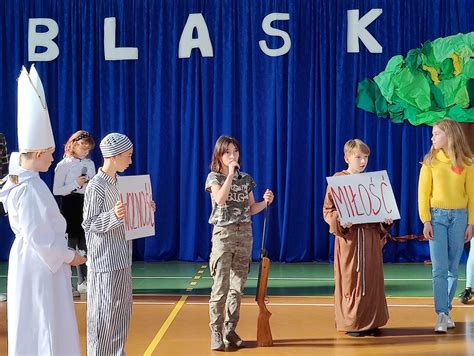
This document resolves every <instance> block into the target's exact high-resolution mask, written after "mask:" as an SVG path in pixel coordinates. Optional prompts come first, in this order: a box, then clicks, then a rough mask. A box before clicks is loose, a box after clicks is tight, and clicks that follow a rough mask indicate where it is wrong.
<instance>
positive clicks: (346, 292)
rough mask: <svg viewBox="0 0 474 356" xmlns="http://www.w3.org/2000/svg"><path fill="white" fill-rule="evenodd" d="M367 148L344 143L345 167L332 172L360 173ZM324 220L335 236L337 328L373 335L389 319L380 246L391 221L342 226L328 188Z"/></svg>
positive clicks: (367, 151) (350, 141)
mask: <svg viewBox="0 0 474 356" xmlns="http://www.w3.org/2000/svg"><path fill="white" fill-rule="evenodd" d="M369 154H370V149H369V147H368V146H367V145H366V144H365V143H364V142H362V141H361V140H359V139H354V140H349V141H348V142H346V144H345V145H344V160H345V161H346V163H347V164H348V168H347V169H346V170H344V171H342V172H338V173H336V174H335V175H336V176H339V175H345V174H357V173H362V172H363V171H364V170H365V168H366V166H367V161H368V158H369ZM323 214H324V220H325V221H326V222H327V223H328V224H329V232H330V233H332V234H334V235H335V238H336V239H335V245H334V284H335V289H334V305H335V309H336V310H335V311H336V329H337V330H338V331H346V333H347V334H348V335H350V336H368V335H370V336H375V335H377V334H378V328H379V327H381V326H384V325H385V324H386V323H387V321H388V309H387V301H386V299H385V292H384V277H383V256H382V248H383V246H384V245H385V243H386V238H387V236H388V234H389V233H388V230H389V229H390V227H391V225H392V220H390V219H387V220H385V221H384V223H370V224H357V225H352V224H351V223H348V224H346V225H344V226H342V225H341V224H340V222H339V218H338V213H337V210H336V206H335V205H334V201H333V197H332V196H331V193H330V192H329V190H328V191H327V192H326V197H325V199H324V206H323Z"/></svg>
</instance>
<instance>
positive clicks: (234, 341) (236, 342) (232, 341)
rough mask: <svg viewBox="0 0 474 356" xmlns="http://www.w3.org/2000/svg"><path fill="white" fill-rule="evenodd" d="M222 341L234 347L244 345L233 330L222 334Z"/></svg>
mask: <svg viewBox="0 0 474 356" xmlns="http://www.w3.org/2000/svg"><path fill="white" fill-rule="evenodd" d="M224 342H225V343H226V344H228V345H229V346H233V347H236V348H241V347H244V341H243V340H242V339H241V338H240V336H239V335H237V333H236V332H235V331H234V330H231V331H229V332H226V334H225V336H224Z"/></svg>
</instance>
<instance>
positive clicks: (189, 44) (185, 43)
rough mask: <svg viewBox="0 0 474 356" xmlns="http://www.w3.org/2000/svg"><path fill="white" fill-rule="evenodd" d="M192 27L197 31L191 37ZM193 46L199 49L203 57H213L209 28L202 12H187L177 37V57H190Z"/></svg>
mask: <svg viewBox="0 0 474 356" xmlns="http://www.w3.org/2000/svg"><path fill="white" fill-rule="evenodd" d="M194 29H196V33H197V37H196V38H193V32H194ZM195 48H197V49H199V50H200V51H201V56H203V57H214V51H213V49H212V43H211V38H210V37H209V30H208V29H207V24H206V20H204V17H203V16H202V14H189V16H188V19H187V20H186V25H184V29H183V32H182V33H181V37H180V39H179V49H178V57H179V58H189V57H191V52H192V50H193V49H195Z"/></svg>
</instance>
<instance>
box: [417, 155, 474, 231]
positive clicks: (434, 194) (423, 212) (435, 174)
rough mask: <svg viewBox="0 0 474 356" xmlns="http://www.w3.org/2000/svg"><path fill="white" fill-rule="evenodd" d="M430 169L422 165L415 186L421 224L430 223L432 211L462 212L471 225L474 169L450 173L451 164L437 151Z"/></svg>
mask: <svg viewBox="0 0 474 356" xmlns="http://www.w3.org/2000/svg"><path fill="white" fill-rule="evenodd" d="M435 158H436V159H434V160H432V162H431V166H427V165H425V164H423V166H422V167H421V171H420V180H419V182H418V212H419V214H420V219H421V221H422V222H423V223H425V222H427V221H431V213H430V209H431V208H440V209H465V208H467V211H468V224H474V165H471V166H464V170H463V171H462V172H461V173H456V172H454V171H453V170H452V169H451V166H452V164H451V160H450V159H449V157H448V156H447V155H446V154H445V153H444V151H443V150H439V151H438V152H437V153H436V155H435Z"/></svg>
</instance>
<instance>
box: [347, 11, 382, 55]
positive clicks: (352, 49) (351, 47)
mask: <svg viewBox="0 0 474 356" xmlns="http://www.w3.org/2000/svg"><path fill="white" fill-rule="evenodd" d="M380 15H382V9H372V10H370V11H369V12H368V13H366V14H365V15H364V16H363V17H362V18H360V19H359V10H347V52H348V53H359V38H360V40H361V41H362V43H363V44H364V45H365V47H367V49H368V50H369V52H370V53H382V51H383V48H382V46H381V45H380V43H378V42H377V40H376V39H375V38H374V36H372V35H371V34H370V32H369V31H367V29H366V27H367V26H369V25H370V24H371V23H372V22H373V21H374V20H375V19H376V18H377V17H379V16H380Z"/></svg>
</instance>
